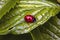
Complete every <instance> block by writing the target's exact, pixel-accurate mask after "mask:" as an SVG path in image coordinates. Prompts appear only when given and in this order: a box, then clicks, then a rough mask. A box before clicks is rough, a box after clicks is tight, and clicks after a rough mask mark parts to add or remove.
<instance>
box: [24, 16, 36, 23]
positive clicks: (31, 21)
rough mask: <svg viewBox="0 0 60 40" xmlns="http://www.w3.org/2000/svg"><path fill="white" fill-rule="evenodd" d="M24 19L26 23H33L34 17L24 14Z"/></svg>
mask: <svg viewBox="0 0 60 40" xmlns="http://www.w3.org/2000/svg"><path fill="white" fill-rule="evenodd" d="M24 19H25V21H26V22H28V23H33V22H34V21H35V20H36V19H35V18H34V16H32V15H26V16H25V17H24Z"/></svg>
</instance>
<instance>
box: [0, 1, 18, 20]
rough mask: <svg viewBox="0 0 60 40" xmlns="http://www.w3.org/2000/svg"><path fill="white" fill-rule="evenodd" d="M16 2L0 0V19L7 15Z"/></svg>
mask: <svg viewBox="0 0 60 40" xmlns="http://www.w3.org/2000/svg"><path fill="white" fill-rule="evenodd" d="M16 2H18V0H0V19H1V18H2V17H3V16H4V15H5V14H6V13H7V12H9V10H10V9H11V8H14V5H16Z"/></svg>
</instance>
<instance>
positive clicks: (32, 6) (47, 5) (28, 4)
mask: <svg viewBox="0 0 60 40" xmlns="http://www.w3.org/2000/svg"><path fill="white" fill-rule="evenodd" d="M59 7H60V6H59V5H57V4H54V3H52V2H49V1H45V2H42V1H20V2H18V4H17V5H16V6H15V8H14V9H12V10H11V11H10V12H9V13H7V14H6V15H5V16H4V17H3V18H2V19H1V20H2V22H0V35H3V34H7V33H9V32H11V33H13V34H24V33H28V32H30V31H31V30H33V29H35V28H36V27H38V26H39V25H42V24H44V23H45V22H46V21H47V20H48V19H50V18H51V17H52V16H55V15H56V14H57V13H58V12H59V10H60V9H59ZM25 15H33V16H34V17H35V18H36V22H34V23H27V22H25V21H24V16H25ZM39 17H40V18H39Z"/></svg>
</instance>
